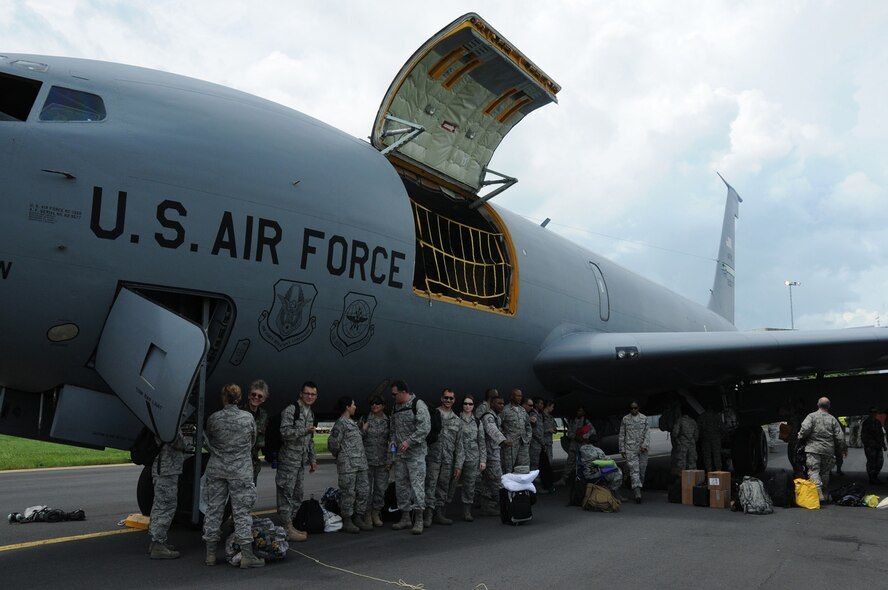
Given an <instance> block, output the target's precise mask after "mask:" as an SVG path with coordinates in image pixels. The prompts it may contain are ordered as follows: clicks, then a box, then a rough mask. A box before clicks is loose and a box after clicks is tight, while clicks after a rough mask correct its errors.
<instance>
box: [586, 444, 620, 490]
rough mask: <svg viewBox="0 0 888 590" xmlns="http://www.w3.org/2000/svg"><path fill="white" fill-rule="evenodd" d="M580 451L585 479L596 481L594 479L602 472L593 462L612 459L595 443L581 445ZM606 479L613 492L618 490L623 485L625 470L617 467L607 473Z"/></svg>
mask: <svg viewBox="0 0 888 590" xmlns="http://www.w3.org/2000/svg"><path fill="white" fill-rule="evenodd" d="M578 452H579V453H580V465H581V466H582V468H583V479H585V480H586V482H592V483H594V481H593V480H595V479H597V478H598V477H600V475H601V474H600V472H599V470H598V467H597V466H596V465H594V464H593V463H592V462H593V461H598V460H603V459H610V457H608V456H607V455H605V454H604V451H602V450H601V449H599V448H598V447H596V446H595V445H593V444H585V445H580V447H579V449H578ZM604 480H605V481H606V482H607V487H608V488H610V490H611V491H612V492H618V491H619V489H620V486H621V485H623V472H622V470H620V469H615V470H614V471H611V472H610V473H608V474H607V475H605V476H604Z"/></svg>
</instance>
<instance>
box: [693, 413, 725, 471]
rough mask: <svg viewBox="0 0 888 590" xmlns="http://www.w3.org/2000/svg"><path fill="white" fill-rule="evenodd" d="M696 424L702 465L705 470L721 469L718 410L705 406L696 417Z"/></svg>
mask: <svg viewBox="0 0 888 590" xmlns="http://www.w3.org/2000/svg"><path fill="white" fill-rule="evenodd" d="M697 426H698V427H699V429H700V439H701V442H700V446H701V447H702V449H703V466H704V467H705V468H706V471H721V468H722V460H721V459H722V458H721V452H722V447H721V418H720V417H719V415H718V412H716V411H715V410H713V409H712V408H709V407H707V408H706V409H705V410H704V411H703V413H702V414H700V417H699V418H697Z"/></svg>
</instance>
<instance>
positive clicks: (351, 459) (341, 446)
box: [327, 396, 373, 533]
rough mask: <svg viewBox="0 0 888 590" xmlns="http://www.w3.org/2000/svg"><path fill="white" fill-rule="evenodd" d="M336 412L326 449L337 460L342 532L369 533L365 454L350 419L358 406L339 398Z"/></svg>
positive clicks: (353, 423) (359, 431) (358, 435)
mask: <svg viewBox="0 0 888 590" xmlns="http://www.w3.org/2000/svg"><path fill="white" fill-rule="evenodd" d="M336 409H337V410H338V411H339V412H341V415H340V416H339V419H338V420H337V421H336V424H334V425H333V429H332V430H330V438H329V439H327V446H328V447H329V449H330V452H331V453H333V456H334V457H336V470H337V472H338V473H339V494H340V500H339V510H340V515H341V516H342V532H343V533H358V532H360V531H372V530H373V524H372V523H371V522H370V521H369V520H368V519H367V499H368V498H369V496H370V483H369V482H368V481H367V455H366V454H365V453H364V441H363V436H362V435H361V428H360V427H359V426H358V425H357V424H356V423H355V421H354V419H353V416H354V415H355V411H356V410H357V409H358V406H357V405H356V404H355V400H354V399H352V398H350V397H348V396H346V397H341V398H339V401H338V402H336Z"/></svg>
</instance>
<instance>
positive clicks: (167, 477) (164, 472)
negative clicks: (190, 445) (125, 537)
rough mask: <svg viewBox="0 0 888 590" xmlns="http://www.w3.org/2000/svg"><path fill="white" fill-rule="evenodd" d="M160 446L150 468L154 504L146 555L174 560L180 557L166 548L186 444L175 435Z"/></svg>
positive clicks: (177, 553)
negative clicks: (173, 438)
mask: <svg viewBox="0 0 888 590" xmlns="http://www.w3.org/2000/svg"><path fill="white" fill-rule="evenodd" d="M155 440H156V441H157V444H158V445H160V452H159V453H158V454H157V457H155V459H154V463H153V464H152V465H151V478H152V480H154V503H153V504H152V505H151V522H150V523H149V524H148V535H149V536H150V537H151V542H150V543H149V544H148V553H149V554H150V556H151V559H176V558H177V557H179V555H180V553H179V552H178V551H177V550H176V548H175V547H173V546H172V545H169V544H167V532H168V531H169V530H170V523H172V522H173V517H174V516H175V515H176V504H177V502H178V498H179V494H178V492H179V475H180V474H181V473H182V463H184V462H185V440H184V439H183V438H182V433H181V432H177V433H176V438H175V440H173V442H171V443H168V444H163V443H162V442H161V441H160V439H159V438H157V437H155Z"/></svg>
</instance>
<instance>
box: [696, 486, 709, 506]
mask: <svg viewBox="0 0 888 590" xmlns="http://www.w3.org/2000/svg"><path fill="white" fill-rule="evenodd" d="M693 494H694V506H705V507H708V506H709V486H707V485H705V484H699V485H695V486H694V491H693Z"/></svg>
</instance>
